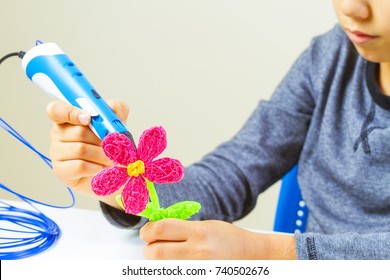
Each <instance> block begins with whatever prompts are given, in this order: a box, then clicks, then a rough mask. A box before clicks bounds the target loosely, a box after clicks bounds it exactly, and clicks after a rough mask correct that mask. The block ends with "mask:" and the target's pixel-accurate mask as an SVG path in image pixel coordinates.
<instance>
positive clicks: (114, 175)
mask: <svg viewBox="0 0 390 280" xmlns="http://www.w3.org/2000/svg"><path fill="white" fill-rule="evenodd" d="M128 178H129V175H127V170H126V168H121V167H117V166H114V167H111V168H106V169H103V170H102V171H100V172H99V173H97V174H96V175H94V176H93V177H92V181H91V185H92V190H93V191H94V192H95V193H96V194H97V195H109V194H112V193H113V192H115V191H117V190H118V189H120V187H122V186H123V185H124V184H125V183H126V180H127V179H128Z"/></svg>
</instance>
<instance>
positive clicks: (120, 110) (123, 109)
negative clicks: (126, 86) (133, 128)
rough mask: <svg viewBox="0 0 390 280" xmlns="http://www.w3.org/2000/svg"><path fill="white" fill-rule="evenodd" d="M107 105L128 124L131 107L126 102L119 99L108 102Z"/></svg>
mask: <svg viewBox="0 0 390 280" xmlns="http://www.w3.org/2000/svg"><path fill="white" fill-rule="evenodd" d="M107 104H108V105H109V106H110V107H111V109H112V110H113V111H114V112H115V114H116V115H117V116H118V117H119V119H120V120H121V121H122V122H123V123H125V124H126V120H127V117H128V116H129V106H128V105H127V104H126V103H125V102H124V101H122V100H118V99H110V100H107Z"/></svg>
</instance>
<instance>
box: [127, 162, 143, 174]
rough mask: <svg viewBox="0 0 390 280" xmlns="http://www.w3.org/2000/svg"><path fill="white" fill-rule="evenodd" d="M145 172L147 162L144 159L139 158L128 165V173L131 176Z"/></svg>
mask: <svg viewBox="0 0 390 280" xmlns="http://www.w3.org/2000/svg"><path fill="white" fill-rule="evenodd" d="M144 172H145V164H144V162H143V161H142V160H137V161H135V162H133V163H130V164H129V165H128V166H127V174H129V176H133V177H138V175H140V174H143V173H144Z"/></svg>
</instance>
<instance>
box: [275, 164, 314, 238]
mask: <svg viewBox="0 0 390 280" xmlns="http://www.w3.org/2000/svg"><path fill="white" fill-rule="evenodd" d="M297 171H298V166H297V165H295V166H294V167H293V168H292V169H291V170H290V171H289V172H288V173H287V174H286V175H284V176H283V178H282V184H281V187H280V194H279V199H278V205H277V208H276V215H275V222H274V231H277V232H285V233H296V232H305V231H306V224H307V217H308V215H309V209H308V208H307V206H306V203H305V201H304V200H303V198H302V195H301V190H300V189H299V185H298V180H297Z"/></svg>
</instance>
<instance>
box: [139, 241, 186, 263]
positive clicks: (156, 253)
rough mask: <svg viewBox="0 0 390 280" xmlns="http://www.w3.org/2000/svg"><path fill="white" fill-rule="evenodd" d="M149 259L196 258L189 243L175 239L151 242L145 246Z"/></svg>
mask: <svg viewBox="0 0 390 280" xmlns="http://www.w3.org/2000/svg"><path fill="white" fill-rule="evenodd" d="M144 256H145V259H147V260H177V259H188V258H191V259H192V258H194V257H193V256H191V254H190V252H189V250H188V243H187V242H185V241H183V242H175V241H168V242H167V241H161V242H154V243H150V244H148V245H146V246H145V248H144Z"/></svg>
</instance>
